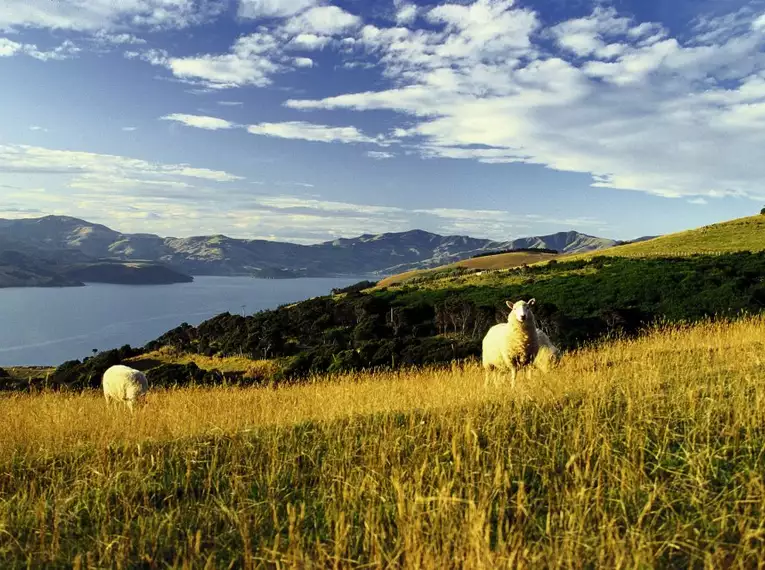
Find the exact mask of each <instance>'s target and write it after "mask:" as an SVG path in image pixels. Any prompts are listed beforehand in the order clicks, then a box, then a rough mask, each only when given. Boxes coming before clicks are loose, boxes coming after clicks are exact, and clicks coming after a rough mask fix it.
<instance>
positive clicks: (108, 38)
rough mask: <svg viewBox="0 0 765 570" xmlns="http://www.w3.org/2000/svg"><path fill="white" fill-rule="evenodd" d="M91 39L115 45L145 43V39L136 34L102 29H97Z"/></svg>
mask: <svg viewBox="0 0 765 570" xmlns="http://www.w3.org/2000/svg"><path fill="white" fill-rule="evenodd" d="M93 39H94V40H95V41H96V42H100V43H103V44H111V45H116V46H121V45H140V44H145V43H146V40H144V39H143V38H139V37H138V36H134V35H133V34H128V33H108V32H106V31H104V30H98V31H97V32H96V33H95V34H94V35H93Z"/></svg>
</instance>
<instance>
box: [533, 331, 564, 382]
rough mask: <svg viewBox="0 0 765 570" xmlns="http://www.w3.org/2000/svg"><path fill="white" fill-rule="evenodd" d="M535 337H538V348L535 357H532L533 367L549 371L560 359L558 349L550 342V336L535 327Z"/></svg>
mask: <svg viewBox="0 0 765 570" xmlns="http://www.w3.org/2000/svg"><path fill="white" fill-rule="evenodd" d="M537 338H538V339H539V350H538V351H537V356H536V358H534V367H535V368H538V369H539V370H541V371H542V372H549V371H550V369H551V368H552V367H553V366H555V364H557V363H558V361H559V360H560V350H559V349H558V347H557V346H555V345H554V344H553V343H552V341H551V340H550V337H549V336H547V334H545V332H544V331H542V330H540V329H537Z"/></svg>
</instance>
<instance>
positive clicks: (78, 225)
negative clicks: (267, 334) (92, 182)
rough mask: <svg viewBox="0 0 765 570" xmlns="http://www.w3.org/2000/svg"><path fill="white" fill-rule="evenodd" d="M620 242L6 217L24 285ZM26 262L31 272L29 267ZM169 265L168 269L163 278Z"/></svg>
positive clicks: (386, 267) (276, 273)
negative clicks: (181, 228)
mask: <svg viewBox="0 0 765 570" xmlns="http://www.w3.org/2000/svg"><path fill="white" fill-rule="evenodd" d="M619 243H622V242H617V241H615V240H611V239H605V238H599V237H594V236H589V235H586V234H582V233H579V232H575V231H570V232H560V233H556V234H552V235H547V236H536V237H528V238H521V239H515V240H509V241H492V240H486V239H477V238H471V237H467V236H441V235H438V234H434V233H430V232H426V231H422V230H412V231H408V232H402V233H385V234H377V235H371V234H364V235H362V236H359V237H356V238H351V239H338V240H334V241H328V242H324V243H320V244H315V245H298V244H293V243H283V242H274V241H266V240H245V239H234V238H229V237H226V236H223V235H215V236H200V237H189V238H173V237H160V236H157V235H154V234H123V233H120V232H117V231H115V230H112V229H110V228H108V227H106V226H104V225H101V224H94V223H91V222H87V221H85V220H80V219H77V218H71V217H67V216H45V217H42V218H34V219H20V220H6V219H0V286H3V285H5V286H13V285H23V284H24V282H25V281H27V282H28V284H29V285H40V284H49V285H66V284H69V285H71V284H77V283H78V282H81V281H88V280H93V279H94V278H95V279H96V280H98V281H103V280H104V279H107V280H109V279H111V281H109V282H131V281H130V279H132V280H133V281H134V282H135V281H137V282H140V281H141V279H142V277H141V276H139V275H137V274H136V271H143V272H144V274H145V275H146V276H147V277H148V276H149V275H153V276H154V281H152V280H151V279H149V281H148V282H163V281H164V282H175V281H177V280H185V279H187V277H186V276H187V275H231V276H233V275H251V276H254V277H264V278H280V277H325V276H337V275H372V274H375V275H389V274H393V273H398V272H401V271H407V270H410V269H421V268H430V267H436V266H439V265H444V264H446V263H451V262H454V261H459V260H461V259H465V258H468V257H471V256H473V255H475V254H478V253H485V252H488V251H495V250H496V251H499V250H507V249H518V248H546V249H554V250H557V251H560V252H565V253H580V252H586V251H593V250H599V249H604V248H607V247H611V246H613V245H617V244H619ZM9 255H10V257H9ZM96 265H97V266H99V267H101V268H102V269H101V271H100V272H99V271H94V270H93V269H92V268H93V267H94V266H96ZM22 267H24V268H26V269H24V270H23V271H22ZM104 268H105V269H104ZM110 268H111V269H110ZM162 269H164V270H165V271H167V273H165V274H163V275H162V274H161V272H162ZM130 270H133V271H132V272H131V271H130ZM14 272H15V273H14ZM25 272H26V273H25ZM128 274H130V275H129V276H128V277H125V276H126V275H128ZM126 278H127V279H128V281H125V279H126ZM9 284H10V285H9Z"/></svg>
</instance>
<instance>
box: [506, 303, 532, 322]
mask: <svg viewBox="0 0 765 570" xmlns="http://www.w3.org/2000/svg"><path fill="white" fill-rule="evenodd" d="M534 302H535V300H534V299H531V300H530V301H528V302H526V301H518V302H516V303H513V302H512V301H505V303H506V304H507V306H508V307H510V314H509V315H508V317H507V320H508V321H512V320H513V319H515V320H516V321H518V322H519V323H525V322H526V321H527V320H528V319H529V318H530V317H531V314H532V313H531V306H532V305H533V304H534Z"/></svg>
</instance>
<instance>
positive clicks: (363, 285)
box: [332, 281, 377, 295]
mask: <svg viewBox="0 0 765 570" xmlns="http://www.w3.org/2000/svg"><path fill="white" fill-rule="evenodd" d="M375 285H377V281H359V282H358V283H354V284H353V285H349V286H348V287H342V288H336V289H332V294H333V295H340V294H341V293H359V292H361V291H363V290H364V289H369V288H370V287H374V286H375Z"/></svg>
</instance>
